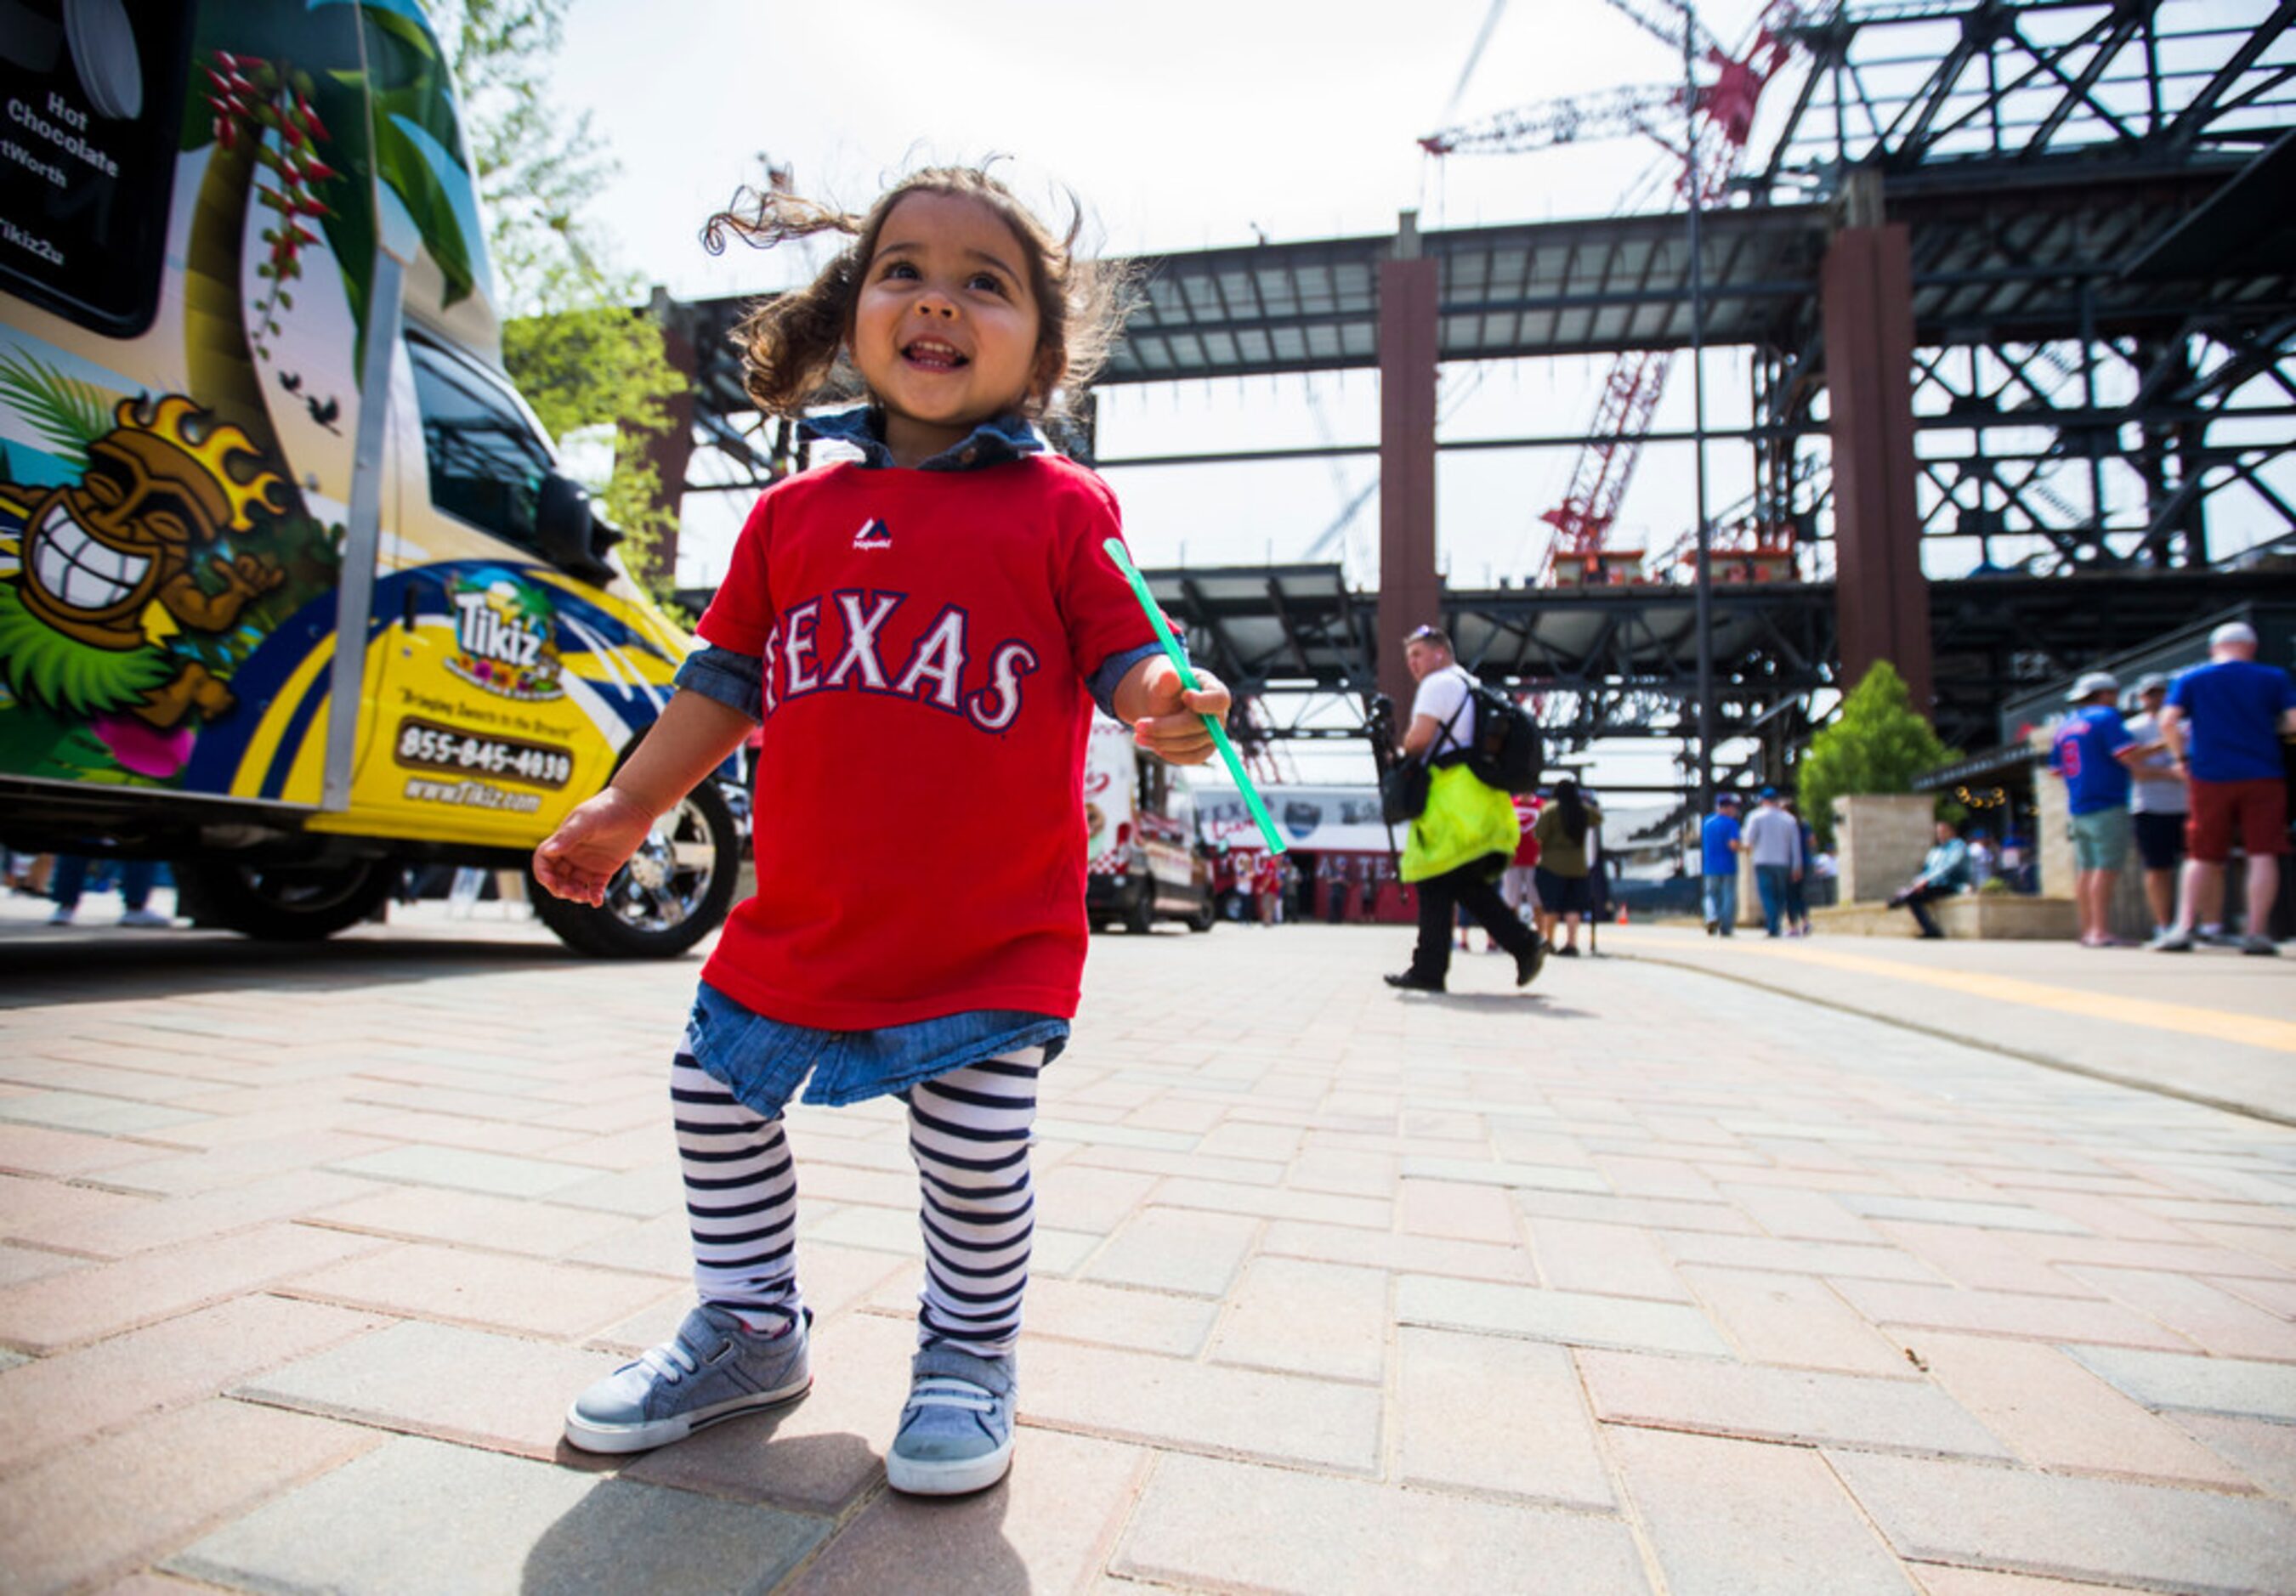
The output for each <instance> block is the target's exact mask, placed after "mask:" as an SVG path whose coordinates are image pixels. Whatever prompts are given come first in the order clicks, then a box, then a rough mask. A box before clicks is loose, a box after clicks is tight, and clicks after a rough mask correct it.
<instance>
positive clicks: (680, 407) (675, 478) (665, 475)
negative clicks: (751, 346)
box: [619, 288, 701, 586]
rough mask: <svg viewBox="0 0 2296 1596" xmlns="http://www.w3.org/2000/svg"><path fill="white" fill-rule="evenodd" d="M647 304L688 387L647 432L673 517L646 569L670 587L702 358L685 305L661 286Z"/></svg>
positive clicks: (658, 502) (625, 434) (658, 493)
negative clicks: (657, 425)
mask: <svg viewBox="0 0 2296 1596" xmlns="http://www.w3.org/2000/svg"><path fill="white" fill-rule="evenodd" d="M648 308H649V310H650V311H651V312H652V316H653V321H654V325H656V326H657V327H659V328H660V329H661V353H662V357H663V358H664V359H665V360H667V361H668V363H669V365H670V368H671V369H672V370H673V371H675V372H676V373H677V374H678V375H679V376H681V377H683V378H685V387H684V388H683V389H679V390H678V391H677V392H676V393H675V394H672V395H671V396H670V397H668V399H667V400H665V401H664V402H663V405H662V408H663V409H664V410H666V411H667V412H668V415H669V420H668V424H667V425H665V426H664V427H663V428H662V430H660V431H659V432H654V433H648V434H644V446H645V457H646V462H647V463H648V464H650V465H652V467H653V502H654V505H655V507H656V508H657V509H659V510H660V511H661V512H663V513H664V514H666V515H667V516H668V518H669V521H668V529H667V530H665V531H664V532H663V533H662V534H661V536H660V537H659V538H657V539H656V540H655V542H654V544H653V547H652V548H651V549H649V550H648V551H647V552H646V561H645V565H646V571H647V573H650V574H651V575H652V577H653V579H654V580H655V581H657V582H660V583H661V584H662V585H665V586H668V585H672V584H675V583H676V580H677V526H678V515H679V511H680V507H681V506H682V505H683V503H684V502H685V468H686V466H687V465H688V464H689V463H690V462H692V461H693V389H694V386H695V384H696V383H697V382H699V381H700V380H701V357H700V356H699V355H698V354H697V353H696V352H695V350H694V348H693V331H692V329H691V328H690V327H689V326H687V325H685V323H686V322H688V321H689V320H690V319H691V318H690V317H688V316H684V315H679V314H678V312H679V311H680V310H681V309H682V308H683V307H680V306H679V305H677V304H676V302H674V301H673V300H672V299H670V298H669V296H668V294H667V293H666V292H664V291H662V290H661V289H660V288H656V289H655V290H654V296H653V302H652V305H651V306H650V307H648ZM619 430H620V432H621V434H622V437H621V438H619V442H620V443H621V445H622V446H625V447H627V446H628V445H629V443H630V442H631V441H632V439H631V436H630V429H629V427H628V426H627V424H625V425H623V426H622V427H621V428H620V429H619Z"/></svg>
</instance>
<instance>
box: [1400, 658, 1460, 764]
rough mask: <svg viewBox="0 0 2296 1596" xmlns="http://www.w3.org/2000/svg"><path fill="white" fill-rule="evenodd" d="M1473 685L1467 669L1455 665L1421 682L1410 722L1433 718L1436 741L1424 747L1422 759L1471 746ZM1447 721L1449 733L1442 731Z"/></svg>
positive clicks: (1427, 676)
mask: <svg viewBox="0 0 2296 1596" xmlns="http://www.w3.org/2000/svg"><path fill="white" fill-rule="evenodd" d="M1474 683H1475V679H1474V677H1472V676H1471V675H1468V674H1467V672H1466V667H1464V666H1458V665H1447V666H1445V667H1443V668H1442V669H1441V670H1434V671H1429V672H1428V673H1427V674H1426V675H1424V676H1423V677H1421V678H1420V681H1419V691H1418V692H1416V693H1415V694H1414V695H1413V697H1412V700H1411V718H1412V719H1413V720H1417V719H1418V718H1419V717H1420V716H1423V715H1431V716H1434V717H1435V741H1433V742H1431V743H1430V744H1428V745H1427V751H1426V753H1425V754H1424V755H1423V756H1422V757H1423V758H1426V759H1429V760H1432V759H1434V758H1435V757H1436V756H1438V755H1439V754H1446V753H1448V752H1450V751H1451V750H1452V749H1465V748H1467V747H1469V746H1471V745H1472V743H1473V742H1474V741H1475V702H1474V698H1473V692H1474ZM1463 704H1464V706H1465V708H1461V706H1462V705H1463ZM1454 713H1456V714H1457V716H1458V717H1459V718H1458V719H1457V720H1456V721H1451V716H1452V715H1453V714H1454ZM1446 721H1451V725H1450V730H1449V731H1448V732H1446V731H1445V730H1444V723H1445V722H1446Z"/></svg>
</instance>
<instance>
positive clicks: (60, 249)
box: [0, 0, 740, 955]
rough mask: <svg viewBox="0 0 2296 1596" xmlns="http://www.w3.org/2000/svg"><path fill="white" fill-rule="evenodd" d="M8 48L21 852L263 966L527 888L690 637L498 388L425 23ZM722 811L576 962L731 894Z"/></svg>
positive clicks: (317, 12)
mask: <svg viewBox="0 0 2296 1596" xmlns="http://www.w3.org/2000/svg"><path fill="white" fill-rule="evenodd" d="M9 12H10V19H9V21H8V23H7V25H6V26H5V28H0V78H4V82H0V98H4V100H5V102H6V116H7V122H6V126H5V127H4V128H0V155H5V156H6V158H7V159H6V160H0V304H4V310H5V315H4V318H0V842H4V843H5V844H6V845H7V846H8V847H12V848H16V849H20V850H23V851H57V852H71V853H108V854H115V855H124V856H142V857H150V858H160V859H165V860H168V861H169V862H170V863H171V864H172V865H173V868H174V871H175V873H176V880H177V882H178V885H179V888H180V892H181V906H182V907H183V909H184V911H185V912H186V913H191V914H193V916H194V918H196V919H199V920H201V921H203V922H205V923H211V924H219V925H223V926H227V927H231V928H233V929H238V930H241V931H244V932H248V933H250V934H253V935H258V936H266V937H318V936H326V935H329V934H332V932H335V931H337V930H340V929H343V928H345V927H347V926H348V925H350V924H352V923H354V922H356V921H359V920H361V919H363V918H365V917H366V916H367V915H369V914H370V913H373V911H374V910H375V909H376V908H377V907H378V906H379V905H381V904H383V903H384V902H385V901H386V899H387V898H388V897H389V895H390V892H391V889H392V888H393V886H394V885H395V884H396V883H397V882H398V879H399V877H400V874H401V872H403V871H404V870H406V868H407V867H409V866H411V865H414V864H422V863H448V864H455V865H467V866H474V867H482V868H493V869H504V868H518V867H522V866H523V865H524V864H525V862H526V860H527V859H528V857H529V855H530V853H531V850H532V849H533V847H534V846H535V845H536V843H537V842H538V841H540V840H541V839H543V838H544V837H545V836H547V835H548V834H549V833H550V831H552V829H553V827H554V826H555V825H556V824H557V823H558V821H559V819H560V818H561V817H562V815H564V814H565V813H566V812H567V811H568V810H569V809H570V808H571V807H572V806H574V805H575V804H577V803H578V802H579V801H580V800H582V799H583V798H586V797H588V796H589V795H591V794H592V793H594V792H596V791H597V790H599V789H600V788H601V787H603V785H604V783H605V782H606V780H607V779H608V777H609V776H610V775H611V773H612V772H613V770H614V768H615V765H616V764H617V762H618V761H619V759H620V758H621V757H623V756H624V755H625V753H626V752H627V750H628V749H630V748H631V747H632V746H633V744H634V743H635V741H636V739H637V738H638V737H639V736H640V734H641V733H643V732H644V730H645V728H646V727H647V726H648V725H649V724H652V721H653V719H654V716H655V715H656V714H657V713H658V712H659V710H660V707H661V706H662V704H663V703H664V702H665V701H666V700H667V698H668V694H669V692H670V681H671V676H672V675H673V673H674V671H675V670H676V666H677V664H678V662H679V661H680V660H681V659H683V658H684V656H685V652H686V651H687V650H688V649H689V648H690V647H691V646H692V643H691V640H690V639H689V637H688V636H687V635H686V634H685V633H684V632H683V631H681V630H680V629H679V628H678V627H677V626H675V625H673V624H672V623H671V622H670V621H669V620H668V618H666V617H665V616H663V615H662V614H661V613H660V611H659V610H657V609H656V608H655V606H654V605H653V604H652V602H650V601H649V600H648V599H647V598H646V596H645V595H644V593H642V592H641V591H640V590H639V589H638V588H637V587H636V586H635V585H634V584H633V583H632V581H631V580H630V578H629V577H628V575H627V572H626V571H625V570H624V569H622V567H621V565H620V562H619V559H618V557H617V555H616V554H615V552H614V547H613V545H614V544H615V542H616V541H617V539H618V535H617V534H616V533H615V531H614V530H613V529H612V528H611V527H610V526H608V525H606V524H605V523H604V522H603V520H601V519H600V518H599V517H598V516H597V515H596V514H595V513H594V511H593V509H592V506H591V503H590V502H589V498H588V495H586V493H585V492H584V490H583V489H582V488H580V487H578V486H577V485H576V484H575V483H574V482H573V481H571V480H570V479H568V478H567V477H566V476H564V475H563V474H562V472H561V471H560V470H559V464H558V458H557V455H556V453H555V451H554V449H553V445H552V442H551V439H550V438H548V437H547V436H546V435H545V432H544V430H543V429H542V428H541V426H540V425H539V424H538V423H537V422H536V420H535V417H534V414H533V412H532V411H531V410H530V409H529V406H528V405H526V403H525V402H524V401H523V400H521V398H520V397H519V395H518V393H517V391H516V390H515V389H514V388H513V387H512V384H511V382H510V381H509V380H508V378H507V377H506V376H505V375H504V369H503V360H502V338H501V328H500V324H499V322H498V319H497V315H498V313H497V309H496V306H497V297H496V290H495V284H494V281H493V277H492V272H491V267H490V265H489V262H488V252H487V248H486V242H485V237H484V233H483V231H482V228H481V225H480V216H479V209H478V198H477V192H476V188H475V184H474V182H473V179H472V175H471V162H470V159H469V156H468V153H467V145H466V143H465V140H464V136H463V125H462V121H461V114H462V113H461V110H460V107H459V105H458V103H457V102H456V99H455V91H454V86H453V84H452V83H451V81H450V79H449V76H448V72H447V64H446V61H445V59H444V56H443V55H442V53H441V51H440V49H439V41H438V38H437V37H436V36H435V35H434V33H433V32H432V30H431V28H430V23H429V21H428V20H426V19H425V17H424V16H423V14H422V11H421V10H420V9H419V7H417V6H416V5H415V4H413V0H309V3H306V0H201V3H199V4H189V3H184V4H173V3H170V4H152V5H130V4H122V3H121V0H14V3H13V4H11V5H10V7H9ZM739 848H740V839H739V836H738V833H737V831H736V828H735V823H734V816H733V814H732V812H731V810H730V808H729V807H728V806H727V804H726V801H725V799H724V798H723V796H722V795H721V794H720V793H719V792H718V791H717V788H716V786H715V784H714V783H711V782H704V783H702V785H701V787H700V788H699V789H697V790H696V791H695V792H694V793H693V796H692V797H691V798H688V799H686V800H685V801H684V802H682V803H681V804H680V805H679V806H677V808H676V809H675V810H673V811H672V812H671V813H670V814H668V815H665V816H663V817H662V818H661V820H660V822H659V823H657V825H656V827H655V830H654V831H653V834H652V837H651V838H650V839H648V841H647V842H646V844H645V845H644V847H642V848H641V849H640V850H639V852H638V854H637V855H636V856H635V858H634V859H633V860H632V862H631V863H630V865H629V866H628V867H627V869H626V870H625V871H624V872H623V873H622V874H621V875H620V876H619V877H618V878H617V879H616V880H615V882H614V884H613V887H612V888H611V891H610V894H609V897H608V901H607V903H606V904H605V905H604V906H603V908H597V909H593V908H590V907H588V906H586V905H578V904H565V903H562V902H561V901H559V900H557V899H554V898H552V897H549V896H547V895H546V894H537V895H535V896H536V904H537V911H538V912H539V913H540V914H541V916H542V918H543V920H544V921H545V922H546V923H547V924H548V925H549V926H550V927H551V929H553V930H554V931H556V932H557V933H558V934H559V936H560V937H562V938H563V939H564V940H565V941H567V942H568V943H569V944H570V945H573V946H574V947H576V948H577V949H579V950H581V951H584V952H587V953H592V954H624V955H627V954H671V953H676V952H678V951H681V950H682V949H684V948H685V947H687V946H689V945H692V943H693V942H694V941H695V940H696V939H697V938H699V937H701V935H702V934H703V933H705V932H706V931H708V930H709V929H711V928H712V927H714V926H715V925H716V924H717V922H718V921H720V920H722V919H723V917H724V915H725V913H726V908H727V906H728V904H729V902H730V900H731V897H732V895H733V892H734V877H735V873H736V871H737V869H738V865H739Z"/></svg>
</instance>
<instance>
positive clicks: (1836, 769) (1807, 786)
mask: <svg viewBox="0 0 2296 1596" xmlns="http://www.w3.org/2000/svg"><path fill="white" fill-rule="evenodd" d="M1959 757H1961V756H1960V754H1959V752H1958V751H1957V750H1956V749H1949V748H1948V747H1946V745H1945V744H1944V743H1942V742H1940V741H1938V734H1937V732H1936V729H1935V728H1934V727H1932V726H1931V724H1930V723H1929V722H1928V721H1927V720H1926V719H1924V718H1923V716H1921V715H1919V714H1918V713H1916V712H1915V709H1914V706H1913V699H1912V695H1911V694H1910V693H1908V692H1907V690H1906V679H1905V678H1904V677H1903V676H1900V675H1898V667H1896V666H1894V665H1891V664H1890V662H1889V661H1888V660H1887V659H1877V660H1875V661H1874V664H1873V667H1872V668H1871V669H1869V670H1867V671H1866V675H1865V676H1864V677H1863V678H1862V679H1860V681H1859V682H1858V683H1857V686H1856V687H1854V688H1852V689H1850V692H1849V697H1848V698H1846V699H1844V700H1841V713H1840V714H1839V715H1837V716H1834V720H1833V724H1832V725H1830V726H1827V727H1826V728H1825V730H1824V731H1822V732H1820V733H1818V734H1817V735H1816V737H1814V738H1812V739H1811V740H1810V744H1809V751H1808V753H1806V754H1804V755H1803V756H1802V757H1801V764H1800V769H1799V772H1798V774H1799V777H1800V789H1799V790H1800V798H1801V812H1802V814H1803V817H1804V818H1805V819H1807V820H1808V822H1809V823H1810V826H1811V827H1812V829H1813V830H1815V831H1816V833H1817V836H1818V839H1819V840H1820V841H1821V842H1823V843H1825V844H1826V845H1827V846H1829V847H1831V846H1832V844H1833V800H1834V799H1835V798H1840V797H1842V796H1843V795H1845V794H1849V793H1864V792H1911V791H1912V790H1913V787H1914V778H1915V776H1917V775H1919V774H1921V773H1923V771H1926V770H1935V769H1936V768H1937V767H1938V766H1939V765H1950V764H1951V763H1952V762H1953V761H1954V760H1956V759H1957V758H1959Z"/></svg>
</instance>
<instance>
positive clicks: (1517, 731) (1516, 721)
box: [1467, 682, 1546, 792]
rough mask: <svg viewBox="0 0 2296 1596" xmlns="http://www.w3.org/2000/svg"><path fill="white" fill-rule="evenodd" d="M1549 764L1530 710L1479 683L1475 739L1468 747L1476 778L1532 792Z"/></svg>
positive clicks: (1511, 789) (1504, 789)
mask: <svg viewBox="0 0 2296 1596" xmlns="http://www.w3.org/2000/svg"><path fill="white" fill-rule="evenodd" d="M1467 768H1468V769H1469V770H1470V771H1472V773H1474V777H1475V780H1477V781H1478V782H1481V783H1482V784H1483V785H1484V786H1486V787H1496V788H1497V789H1498V790H1500V791H1501V792H1532V791H1536V790H1538V777H1539V773H1540V772H1541V771H1543V770H1544V769H1545V768H1546V747H1545V745H1544V744H1543V742H1542V741H1541V740H1540V737H1539V732H1538V721H1537V720H1535V719H1533V718H1532V716H1531V713H1530V711H1529V710H1528V709H1526V708H1523V707H1522V706H1521V704H1518V703H1516V702H1515V701H1514V700H1513V699H1511V698H1509V697H1507V696H1506V694H1505V693H1503V692H1500V691H1499V690H1498V689H1497V688H1496V687H1490V686H1487V685H1485V684H1484V683H1481V682H1477V683H1475V741H1474V745H1473V746H1472V748H1470V749H1468V750H1467Z"/></svg>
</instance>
